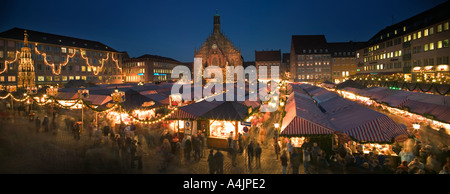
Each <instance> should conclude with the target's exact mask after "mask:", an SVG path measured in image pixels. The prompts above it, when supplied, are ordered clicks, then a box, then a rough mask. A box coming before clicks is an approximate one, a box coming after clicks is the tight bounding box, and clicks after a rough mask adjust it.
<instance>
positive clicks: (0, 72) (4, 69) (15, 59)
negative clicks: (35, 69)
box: [0, 51, 20, 74]
mask: <svg viewBox="0 0 450 194" xmlns="http://www.w3.org/2000/svg"><path fill="white" fill-rule="evenodd" d="M19 54H20V52H19V51H16V57H15V58H14V60H12V61H6V60H5V67H4V68H3V70H2V71H0V74H2V73H4V72H5V71H6V70H8V65H9V64H11V63H14V62H16V61H17V59H19V57H18V56H19Z"/></svg>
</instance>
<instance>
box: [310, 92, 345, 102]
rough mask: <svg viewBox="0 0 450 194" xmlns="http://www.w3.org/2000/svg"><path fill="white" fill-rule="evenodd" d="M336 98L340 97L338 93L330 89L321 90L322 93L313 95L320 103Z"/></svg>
mask: <svg viewBox="0 0 450 194" xmlns="http://www.w3.org/2000/svg"><path fill="white" fill-rule="evenodd" d="M334 98H340V97H339V95H338V94H336V93H334V92H330V91H326V92H321V93H320V94H317V95H315V96H313V99H314V100H316V102H317V103H318V104H320V103H323V102H326V101H329V100H332V99H334Z"/></svg>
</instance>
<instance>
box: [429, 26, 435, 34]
mask: <svg viewBox="0 0 450 194" xmlns="http://www.w3.org/2000/svg"><path fill="white" fill-rule="evenodd" d="M432 34H434V28H433V27H431V28H430V35H432Z"/></svg>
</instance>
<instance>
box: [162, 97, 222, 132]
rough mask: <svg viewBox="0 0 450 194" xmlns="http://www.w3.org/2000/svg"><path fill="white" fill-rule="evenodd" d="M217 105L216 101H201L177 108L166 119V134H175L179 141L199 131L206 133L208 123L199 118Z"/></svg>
mask: <svg viewBox="0 0 450 194" xmlns="http://www.w3.org/2000/svg"><path fill="white" fill-rule="evenodd" d="M218 105H219V103H218V102H216V101H212V102H208V101H201V102H197V103H193V104H189V105H186V106H181V107H179V108H178V109H177V110H176V111H174V113H173V114H172V115H170V116H169V117H167V119H166V121H167V124H168V126H169V130H168V133H169V134H172V135H173V134H177V135H175V136H177V137H178V139H180V140H181V139H183V138H184V136H190V135H194V134H197V133H198V132H199V131H206V130H207V126H208V125H209V121H208V120H204V119H200V118H199V117H200V116H202V115H203V114H205V113H206V112H208V111H210V110H212V109H213V108H214V107H216V106H218Z"/></svg>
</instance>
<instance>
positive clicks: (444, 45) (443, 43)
mask: <svg viewBox="0 0 450 194" xmlns="http://www.w3.org/2000/svg"><path fill="white" fill-rule="evenodd" d="M442 47H444V48H448V39H447V40H444V41H443V42H442Z"/></svg>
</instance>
